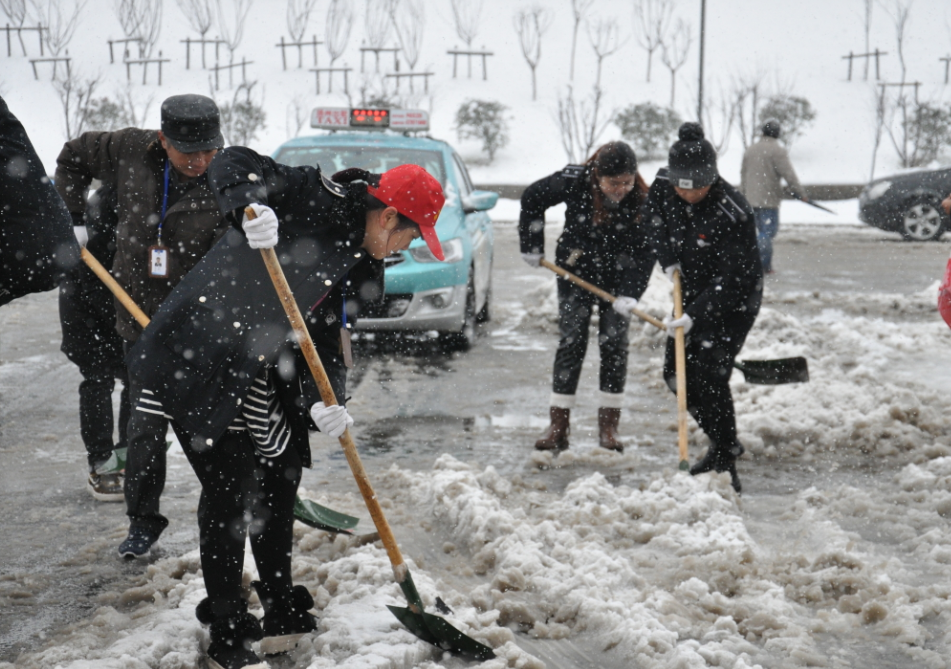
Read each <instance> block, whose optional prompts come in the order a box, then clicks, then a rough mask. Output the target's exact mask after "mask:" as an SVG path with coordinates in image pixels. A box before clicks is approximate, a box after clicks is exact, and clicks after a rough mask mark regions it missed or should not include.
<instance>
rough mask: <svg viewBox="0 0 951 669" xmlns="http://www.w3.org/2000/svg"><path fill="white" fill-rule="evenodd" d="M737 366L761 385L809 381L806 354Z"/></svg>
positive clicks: (609, 298)
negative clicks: (804, 356)
mask: <svg viewBox="0 0 951 669" xmlns="http://www.w3.org/2000/svg"><path fill="white" fill-rule="evenodd" d="M541 266H542V267H545V268H547V269H550V270H551V271H552V272H554V273H555V274H557V275H558V276H560V277H561V278H563V279H565V280H567V281H571V282H572V283H574V284H576V285H578V286H581V287H582V288H584V289H585V290H588V291H591V292H592V293H594V294H595V295H597V296H598V297H600V298H601V299H602V300H604V301H605V302H614V300H615V297H614V295H612V294H611V293H609V292H607V291H606V290H602V289H600V288H598V287H597V286H595V285H594V284H592V283H588V282H587V281H585V280H584V279H582V278H581V277H579V276H576V275H574V274H572V273H571V272H569V271H568V270H566V269H563V268H561V267H559V266H558V265H556V264H554V263H552V262H549V261H548V260H545V259H544V258H542V260H541ZM631 313H632V314H634V315H635V316H637V317H638V318H640V319H641V320H644V321H647V322H648V323H650V324H651V325H653V326H654V327H656V328H659V329H661V330H665V329H667V328H666V326H665V325H664V324H663V322H661V321H660V320H658V319H656V318H654V317H653V316H651V315H650V314H648V313H645V312H643V311H641V310H640V309H632V310H631ZM733 367H734V368H735V369H738V370H740V371H741V372H743V377H744V378H745V379H746V382H747V383H752V384H754V385H759V386H776V385H782V384H786V383H805V382H807V381H808V380H809V365H808V363H807V362H806V359H805V358H802V357H797V358H777V359H775V360H742V361H740V362H736V361H734V362H733Z"/></svg>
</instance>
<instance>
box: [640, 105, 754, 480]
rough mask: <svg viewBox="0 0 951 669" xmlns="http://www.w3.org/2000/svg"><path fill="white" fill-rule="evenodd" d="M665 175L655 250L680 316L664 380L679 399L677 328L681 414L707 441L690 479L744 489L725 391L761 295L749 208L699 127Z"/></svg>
mask: <svg viewBox="0 0 951 669" xmlns="http://www.w3.org/2000/svg"><path fill="white" fill-rule="evenodd" d="M679 138H680V139H679V140H678V141H677V142H676V143H674V145H673V146H672V147H670V155H669V162H668V166H667V167H666V168H662V169H661V170H660V171H659V172H658V173H657V178H656V179H655V180H654V183H653V184H652V185H651V188H650V192H649V193H648V194H647V203H646V205H645V220H646V222H647V223H648V226H647V227H648V228H649V230H650V238H651V246H652V247H653V249H654V254H655V256H656V257H657V260H658V262H660V266H661V267H662V268H663V269H664V272H665V273H666V274H667V276H668V278H672V277H673V273H674V270H675V269H679V270H680V273H681V280H682V287H683V299H684V305H683V306H684V315H683V317H682V318H678V319H667V321H665V322H666V323H667V333H668V335H669V336H670V339H668V341H667V351H666V356H665V358H664V378H665V380H666V381H667V385H668V386H670V389H671V390H672V391H674V392H676V388H677V385H676V372H675V367H674V340H673V336H674V331H675V330H676V328H677V327H683V329H684V334H685V335H686V337H685V339H686V353H687V408H688V410H689V411H690V413H691V415H692V416H693V417H694V419H696V421H697V423H698V424H699V425H700V427H701V429H702V430H703V431H704V432H705V433H706V434H707V437H709V439H710V442H711V443H710V447H709V448H708V449H707V454H706V456H705V457H704V458H703V459H702V460H700V461H699V462H698V463H697V464H695V465H694V466H693V467H691V468H690V473H691V474H693V475H697V474H702V473H704V472H709V471H713V470H715V471H717V472H723V471H728V472H730V476H731V478H732V483H733V487H734V488H735V489H736V491H737V492H740V489H741V485H740V478H739V476H738V475H737V472H736V459H737V457H739V456H740V455H741V454H742V453H743V446H742V445H741V444H740V442H739V441H738V440H737V438H736V414H735V412H734V409H733V396H732V394H731V392H730V374H731V372H732V371H733V361H734V360H735V358H736V356H737V355H738V354H739V352H740V349H741V348H743V342H744V341H746V335H747V334H748V333H749V331H750V329H751V328H752V327H753V322H754V321H755V320H756V315H757V314H758V313H759V308H760V303H761V301H762V296H763V267H762V264H761V263H760V256H759V249H758V247H757V244H756V223H755V220H754V217H753V210H752V208H751V207H750V205H749V203H748V202H747V201H746V199H745V198H744V197H743V196H742V195H741V194H740V192H739V191H738V190H737V189H736V188H734V187H733V186H731V185H730V184H729V183H727V182H726V181H725V180H724V179H723V177H721V176H720V175H719V173H718V172H717V156H716V151H715V150H714V148H713V146H712V145H711V144H710V142H708V141H707V140H706V139H704V136H703V128H701V127H700V125H699V124H697V123H684V124H683V125H682V126H681V127H680V131H679Z"/></svg>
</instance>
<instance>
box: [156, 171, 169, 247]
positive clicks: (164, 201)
mask: <svg viewBox="0 0 951 669" xmlns="http://www.w3.org/2000/svg"><path fill="white" fill-rule="evenodd" d="M166 211H168V158H166V159H165V187H164V189H163V190H162V215H161V216H160V217H159V222H158V243H159V246H161V245H162V223H164V222H165V212H166Z"/></svg>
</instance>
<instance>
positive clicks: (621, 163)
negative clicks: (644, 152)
mask: <svg viewBox="0 0 951 669" xmlns="http://www.w3.org/2000/svg"><path fill="white" fill-rule="evenodd" d="M592 162H593V164H594V167H595V169H596V170H597V172H598V176H601V177H615V176H617V175H619V174H634V173H635V172H637V156H636V155H635V154H634V149H632V148H631V146H630V145H629V144H627V143H625V142H608V143H607V144H605V145H604V146H602V147H601V148H600V149H598V150H597V152H595V154H594V156H593V159H592Z"/></svg>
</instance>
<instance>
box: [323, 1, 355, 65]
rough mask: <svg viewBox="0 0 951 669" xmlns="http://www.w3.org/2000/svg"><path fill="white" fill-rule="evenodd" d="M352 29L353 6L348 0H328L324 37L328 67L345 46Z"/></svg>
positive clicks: (340, 54)
mask: <svg viewBox="0 0 951 669" xmlns="http://www.w3.org/2000/svg"><path fill="white" fill-rule="evenodd" d="M352 29H353V6H352V5H351V4H350V1H349V0H330V7H328V8H327V27H326V31H327V32H326V38H325V40H324V41H325V42H326V44H327V53H329V54H330V67H333V65H334V63H335V62H336V61H337V59H338V58H340V56H342V55H343V52H344V51H345V50H346V48H347V42H349V41H350V31H351V30H352Z"/></svg>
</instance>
